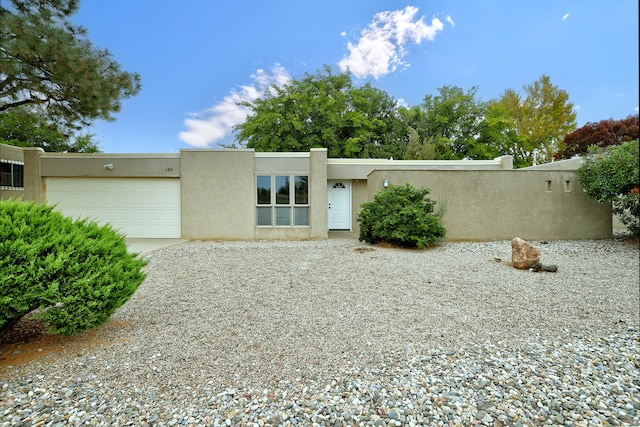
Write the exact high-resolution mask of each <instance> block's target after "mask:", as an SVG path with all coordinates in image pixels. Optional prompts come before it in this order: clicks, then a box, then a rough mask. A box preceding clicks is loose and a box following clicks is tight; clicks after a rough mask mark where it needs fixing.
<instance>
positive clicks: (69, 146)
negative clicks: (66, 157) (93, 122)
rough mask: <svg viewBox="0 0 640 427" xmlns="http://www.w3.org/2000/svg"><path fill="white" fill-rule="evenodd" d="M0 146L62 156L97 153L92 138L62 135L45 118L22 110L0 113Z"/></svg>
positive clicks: (88, 136) (91, 136)
mask: <svg viewBox="0 0 640 427" xmlns="http://www.w3.org/2000/svg"><path fill="white" fill-rule="evenodd" d="M0 143H2V144H8V145H16V146H18V147H40V148H42V149H43V150H44V151H53V152H64V153H97V152H99V151H100V150H99V149H98V146H97V145H96V143H95V142H94V141H93V135H92V134H83V135H79V136H74V135H65V134H63V133H62V132H60V131H59V130H58V128H57V127H56V126H55V125H54V124H52V123H50V122H49V121H48V120H47V119H46V118H45V117H43V116H41V115H38V114H35V113H33V112H30V111H28V110H26V109H25V108H23V107H19V108H12V109H11V110H7V111H3V112H0Z"/></svg>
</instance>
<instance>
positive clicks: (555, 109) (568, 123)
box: [496, 75, 576, 163]
mask: <svg viewBox="0 0 640 427" xmlns="http://www.w3.org/2000/svg"><path fill="white" fill-rule="evenodd" d="M524 90H525V97H524V98H522V97H521V96H520V95H519V94H518V93H516V92H515V91H514V90H512V89H507V90H506V91H505V92H504V94H503V95H502V97H501V98H500V99H499V100H498V101H496V104H497V106H498V107H499V108H502V109H503V110H504V111H506V113H507V114H508V115H509V116H510V117H511V120H512V121H513V123H512V128H513V129H514V130H515V131H516V133H517V135H518V137H519V138H518V139H517V140H516V141H513V143H514V145H513V151H514V157H515V158H517V159H518V160H519V161H522V162H526V163H531V162H532V161H533V160H534V153H537V154H538V160H539V161H542V162H544V161H551V158H552V156H553V155H554V154H555V153H556V151H558V149H559V146H560V143H561V142H562V140H563V138H564V136H565V135H567V134H568V133H570V132H573V130H574V129H575V128H576V113H575V111H574V110H573V103H571V102H570V101H569V94H568V93H567V92H566V91H564V90H562V89H559V88H558V86H555V85H553V84H552V83H551V79H550V78H549V76H546V75H543V76H541V77H540V78H539V79H538V80H536V81H535V82H533V83H532V84H530V85H526V86H525V87H524Z"/></svg>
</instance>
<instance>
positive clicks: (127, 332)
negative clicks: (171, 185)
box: [0, 239, 640, 426]
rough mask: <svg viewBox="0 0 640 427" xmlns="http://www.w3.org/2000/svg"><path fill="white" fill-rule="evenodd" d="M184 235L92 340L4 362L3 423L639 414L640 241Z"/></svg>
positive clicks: (507, 420)
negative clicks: (514, 244) (532, 259)
mask: <svg viewBox="0 0 640 427" xmlns="http://www.w3.org/2000/svg"><path fill="white" fill-rule="evenodd" d="M532 243H533V244H534V245H535V246H537V247H538V248H540V249H541V250H542V252H543V255H542V260H541V261H542V262H543V263H544V264H557V265H558V267H559V269H558V272H557V273H534V272H530V271H521V270H516V269H514V268H512V267H510V266H509V265H508V261H510V257H511V245H510V242H508V241H500V242H484V243H444V244H442V245H440V246H437V247H435V248H432V249H429V250H425V251H418V250H405V249H395V248H384V247H376V246H371V245H365V244H362V243H359V242H357V241H356V240H350V239H329V240H323V241H309V242H188V243H184V244H180V245H176V246H172V247H169V248H166V249H162V250H159V251H155V252H152V253H151V254H149V255H148V256H149V258H150V263H149V265H148V267H147V271H148V277H147V279H146V281H145V282H144V283H143V285H142V286H141V287H140V288H139V290H138V291H137V293H136V294H135V295H134V297H133V298H132V299H131V300H130V301H129V302H127V304H125V305H124V306H123V307H122V308H121V309H120V310H119V311H118V312H117V313H116V314H115V316H114V319H117V320H119V321H120V323H121V324H122V326H121V327H118V328H115V327H114V328H107V329H105V330H104V331H102V335H103V337H104V342H103V343H101V344H99V345H93V346H90V347H87V348H86V349H84V350H83V351H82V352H81V353H75V352H74V353H71V352H63V353H62V354H58V355H55V356H53V355H52V356H50V357H44V358H41V359H38V360H35V361H33V362H31V363H28V364H24V365H18V366H14V367H12V368H10V369H8V370H5V371H3V372H0V375H2V378H1V379H0V426H14V425H16V426H19V425H25V426H32V425H36V426H64V425H104V426H106V425H157V426H167V425H257V426H264V425H299V426H307V425H320V426H347V425H353V426H356V425H379V426H402V425H409V426H412V425H447V426H449V425H463V426H467V425H487V426H500V425H502V426H511V425H521V426H526V425H567V426H590V425H640V318H639V316H640V314H639V313H640V301H639V295H640V289H639V287H640V284H639V274H640V273H639V268H640V266H639V251H638V246H637V245H634V244H631V243H629V242H626V241H624V240H620V239H612V240H602V241H579V242H578V241H557V242H548V243H546V242H532Z"/></svg>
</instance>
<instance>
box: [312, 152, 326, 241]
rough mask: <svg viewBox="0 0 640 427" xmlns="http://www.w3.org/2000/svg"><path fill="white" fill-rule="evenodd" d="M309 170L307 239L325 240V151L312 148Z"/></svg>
mask: <svg viewBox="0 0 640 427" xmlns="http://www.w3.org/2000/svg"><path fill="white" fill-rule="evenodd" d="M309 160H310V164H309V166H310V170H309V205H310V206H311V209H310V210H311V212H310V218H309V223H310V225H311V230H310V235H309V238H311V239H326V238H327V237H328V230H327V221H328V212H327V149H326V148H312V149H311V152H310V159H309Z"/></svg>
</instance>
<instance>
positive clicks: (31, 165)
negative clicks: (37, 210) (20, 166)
mask: <svg viewBox="0 0 640 427" xmlns="http://www.w3.org/2000/svg"><path fill="white" fill-rule="evenodd" d="M42 153H44V150H43V149H42V148H37V147H26V148H23V154H24V196H23V199H24V200H29V201H35V202H38V203H43V202H44V201H45V185H44V177H43V176H41V175H40V155H41V154H42Z"/></svg>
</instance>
